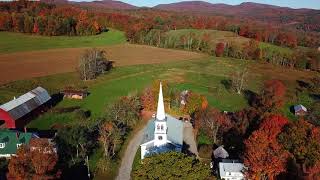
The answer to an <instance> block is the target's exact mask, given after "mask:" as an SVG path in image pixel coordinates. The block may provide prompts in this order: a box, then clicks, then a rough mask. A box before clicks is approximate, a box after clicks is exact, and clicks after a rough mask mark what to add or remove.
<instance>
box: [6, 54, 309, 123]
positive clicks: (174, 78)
mask: <svg viewBox="0 0 320 180" xmlns="http://www.w3.org/2000/svg"><path fill="white" fill-rule="evenodd" d="M245 66H246V67H248V68H249V75H248V78H247V79H248V80H247V82H246V84H247V85H246V87H245V88H246V90H250V91H253V92H259V90H260V88H261V87H262V84H263V82H264V81H265V80H267V79H280V80H282V81H283V82H284V83H285V84H286V86H287V89H288V93H287V96H288V102H287V104H288V105H287V106H286V108H285V109H284V110H283V111H284V113H285V114H287V115H288V116H289V115H290V112H289V109H288V106H290V105H293V104H295V103H298V102H302V103H304V104H306V105H308V104H310V103H311V102H312V99H311V98H310V97H309V96H308V95H307V94H301V95H299V97H295V96H296V91H295V89H296V88H297V82H296V80H297V79H300V80H306V81H307V80H308V79H309V78H311V77H313V76H314V73H313V72H303V71H296V70H291V69H281V68H279V67H275V66H272V65H270V64H260V63H255V62H253V61H242V60H236V59H230V58H216V57H208V58H203V59H196V60H190V61H184V62H174V63H168V64H157V65H136V66H127V67H119V68H115V69H113V70H112V71H111V72H109V73H108V74H105V75H103V76H101V77H99V78H98V79H97V80H95V81H88V82H83V81H80V80H79V79H78V76H77V75H76V74H75V73H68V74H60V75H54V76H48V77H40V78H34V79H31V80H25V81H17V82H13V83H9V84H6V85H4V86H1V87H0V103H4V102H6V101H8V100H10V99H11V98H12V97H13V96H18V95H19V94H22V93H24V92H27V91H28V90H29V89H32V88H33V87H36V86H38V85H41V86H43V87H44V88H46V89H48V90H49V92H50V93H51V94H54V93H57V92H59V91H60V90H61V89H63V88H64V87H66V86H73V87H77V88H79V87H88V89H89V92H90V95H89V96H88V97H87V98H86V99H85V100H83V101H78V100H63V101H61V102H60V103H59V104H58V105H57V106H56V108H63V107H72V106H80V107H81V108H82V109H84V110H90V111H91V113H92V117H93V119H95V118H97V117H99V116H101V115H103V113H104V109H105V108H106V106H107V105H108V104H111V103H112V102H114V101H115V100H116V99H117V98H118V97H120V96H126V95H128V94H130V93H136V92H140V91H141V90H142V89H143V88H145V87H147V86H148V85H150V84H151V83H152V82H153V81H154V80H156V79H161V80H165V81H168V82H169V84H170V85H171V86H172V87H175V88H177V89H179V90H185V89H189V90H192V91H194V92H197V93H200V94H202V95H205V96H206V97H207V99H208V101H209V104H210V105H212V106H214V107H216V108H218V109H220V110H222V111H237V110H240V109H242V108H244V107H247V106H248V102H247V99H246V98H245V96H244V95H238V94H236V93H235V92H234V91H233V90H232V89H229V88H227V87H225V85H224V84H223V83H222V82H223V81H224V80H230V75H231V74H232V73H233V72H234V71H235V70H237V69H241V68H243V67H245ZM270 71H272V72H273V73H272V74H270ZM292 97H295V98H292ZM71 115H72V114H70V113H69V114H65V115H63V114H54V113H47V114H45V115H43V116H41V117H39V118H38V119H36V120H34V121H32V122H31V123H30V124H29V127H34V128H41V129H46V128H50V127H51V126H52V125H55V124H56V123H62V124H64V123H68V122H69V121H70V122H72V118H70V117H69V118H68V116H71Z"/></svg>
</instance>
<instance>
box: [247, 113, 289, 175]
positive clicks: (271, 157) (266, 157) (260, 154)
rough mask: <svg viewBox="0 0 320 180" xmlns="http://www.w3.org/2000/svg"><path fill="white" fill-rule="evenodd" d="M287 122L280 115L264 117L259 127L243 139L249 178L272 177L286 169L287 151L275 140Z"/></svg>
mask: <svg viewBox="0 0 320 180" xmlns="http://www.w3.org/2000/svg"><path fill="white" fill-rule="evenodd" d="M287 123H288V120H287V119H286V118H284V117H282V116H271V117H269V118H266V119H265V120H264V121H263V122H262V124H261V126H260V128H259V129H258V130H257V131H255V132H253V133H252V135H251V136H250V137H249V138H248V139H247V140H246V141H245V146H246V149H245V154H244V163H245V165H246V166H247V167H248V170H247V171H246V176H247V178H249V179H257V180H258V179H266V178H268V179H274V178H275V177H276V176H277V175H279V174H280V173H282V172H285V171H286V163H287V159H288V157H289V153H288V152H287V151H286V150H285V149H284V148H283V147H282V146H281V144H279V143H278V141H277V136H278V134H279V133H280V132H281V129H282V128H283V127H284V126H285V125H286V124H287Z"/></svg>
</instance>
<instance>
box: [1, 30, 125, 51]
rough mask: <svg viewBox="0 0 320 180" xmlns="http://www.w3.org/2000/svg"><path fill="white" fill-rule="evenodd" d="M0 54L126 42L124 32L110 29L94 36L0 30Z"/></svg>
mask: <svg viewBox="0 0 320 180" xmlns="http://www.w3.org/2000/svg"><path fill="white" fill-rule="evenodd" d="M0 39H1V41H0V54H1V53H13V52H19V51H34V50H46V49H58V48H76V47H98V46H106V45H114V44H121V43H125V42H126V38H125V36H124V33H123V32H121V31H118V30H113V29H112V30H110V31H109V32H104V33H101V34H99V35H95V36H52V37H48V36H38V35H28V34H22V33H12V32H0Z"/></svg>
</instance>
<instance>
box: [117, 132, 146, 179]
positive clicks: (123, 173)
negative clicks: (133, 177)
mask: <svg viewBox="0 0 320 180" xmlns="http://www.w3.org/2000/svg"><path fill="white" fill-rule="evenodd" d="M145 129H146V127H145V128H143V129H142V130H140V131H139V132H138V133H136V134H135V136H134V137H133V138H132V139H131V141H130V143H129V144H128V146H127V149H126V152H125V153H124V156H123V157H122V161H121V165H120V168H119V172H118V176H117V177H116V180H129V179H130V174H131V170H132V163H133V160H134V157H135V155H136V153H137V150H138V148H140V144H141V142H142V139H143V134H144V131H145Z"/></svg>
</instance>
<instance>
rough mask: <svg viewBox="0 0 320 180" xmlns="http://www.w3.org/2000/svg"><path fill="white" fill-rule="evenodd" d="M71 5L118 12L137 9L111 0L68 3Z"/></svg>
mask: <svg viewBox="0 0 320 180" xmlns="http://www.w3.org/2000/svg"><path fill="white" fill-rule="evenodd" d="M70 3H73V4H78V5H81V6H87V7H93V8H106V9H120V10H128V9H137V8H138V7H136V6H134V5H131V4H127V3H124V2H121V1H113V0H102V1H92V2H85V1H83V2H74V1H73V2H70Z"/></svg>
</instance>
